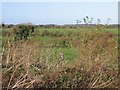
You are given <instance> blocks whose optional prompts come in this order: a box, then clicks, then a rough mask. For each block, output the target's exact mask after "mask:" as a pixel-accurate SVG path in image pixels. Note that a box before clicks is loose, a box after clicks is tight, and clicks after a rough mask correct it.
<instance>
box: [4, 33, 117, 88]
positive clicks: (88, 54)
mask: <svg viewBox="0 0 120 90" xmlns="http://www.w3.org/2000/svg"><path fill="white" fill-rule="evenodd" d="M76 38H77V39H74V38H73V39H70V38H69V37H68V38H66V40H71V41H70V43H71V48H77V50H78V53H79V56H78V57H76V58H75V60H74V61H72V62H69V64H68V63H67V62H66V61H62V60H59V61H58V60H56V57H55V56H56V54H55V53H56V52H55V51H52V52H51V49H50V48H47V49H44V48H41V47H40V46H39V43H37V42H34V43H33V41H26V42H25V41H19V42H13V41H9V40H8V41H7V42H6V43H4V48H3V52H2V65H3V68H2V71H3V72H2V73H3V78H2V85H3V87H4V88H7V89H9V88H40V87H45V88H48V87H51V88H56V87H60V88H62V87H64V88H70V87H71V88H78V87H79V88H118V77H117V75H118V59H117V58H118V52H117V49H118V48H117V41H115V40H116V37H115V36H113V35H111V34H109V33H104V34H103V33H98V32H95V33H92V32H91V33H79V34H78V37H76ZM39 51H40V52H39ZM51 53H52V55H53V60H52V61H51V62H50V61H49V59H50V55H51Z"/></svg>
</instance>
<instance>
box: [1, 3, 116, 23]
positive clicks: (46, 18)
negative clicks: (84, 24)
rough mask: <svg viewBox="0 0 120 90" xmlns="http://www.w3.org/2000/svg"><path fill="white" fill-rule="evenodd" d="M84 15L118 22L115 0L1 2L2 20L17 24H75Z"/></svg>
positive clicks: (104, 20)
mask: <svg viewBox="0 0 120 90" xmlns="http://www.w3.org/2000/svg"><path fill="white" fill-rule="evenodd" d="M85 16H89V17H93V18H94V22H95V23H96V20H97V19H100V20H101V22H102V23H106V22H107V19H108V18H111V20H110V23H111V24H116V23H118V3H117V2H3V3H2V22H4V23H7V24H18V23H27V22H31V23H33V24H75V23H76V22H75V20H77V19H78V20H81V21H83V18H84V17H85Z"/></svg>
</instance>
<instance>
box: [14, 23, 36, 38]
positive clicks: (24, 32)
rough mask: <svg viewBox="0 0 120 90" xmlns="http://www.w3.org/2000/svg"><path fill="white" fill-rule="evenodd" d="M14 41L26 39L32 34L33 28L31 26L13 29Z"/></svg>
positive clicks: (19, 26) (20, 26)
mask: <svg viewBox="0 0 120 90" xmlns="http://www.w3.org/2000/svg"><path fill="white" fill-rule="evenodd" d="M13 30H14V34H15V37H14V38H15V40H22V39H25V40H27V39H28V36H29V35H30V34H31V33H33V32H34V27H33V26H31V25H17V26H15V27H14V28H13Z"/></svg>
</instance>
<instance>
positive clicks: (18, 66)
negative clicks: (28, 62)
mask: <svg viewBox="0 0 120 90" xmlns="http://www.w3.org/2000/svg"><path fill="white" fill-rule="evenodd" d="M18 67H19V65H18V66H16V68H15V70H14V72H13V74H12V75H11V78H10V81H9V83H8V86H7V90H8V89H9V87H10V84H11V81H12V79H13V76H14V74H15V72H16V70H17V68H18Z"/></svg>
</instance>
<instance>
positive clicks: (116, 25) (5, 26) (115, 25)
mask: <svg viewBox="0 0 120 90" xmlns="http://www.w3.org/2000/svg"><path fill="white" fill-rule="evenodd" d="M100 25H101V26H105V25H104V24H100ZM13 26H15V25H14V24H1V25H0V28H12V27H13ZM32 26H34V27H35V28H39V27H41V28H42V27H43V28H78V27H94V26H96V24H79V25H76V24H64V25H56V24H46V25H32ZM118 26H120V25H118V24H110V25H109V27H113V28H114V27H118Z"/></svg>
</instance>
